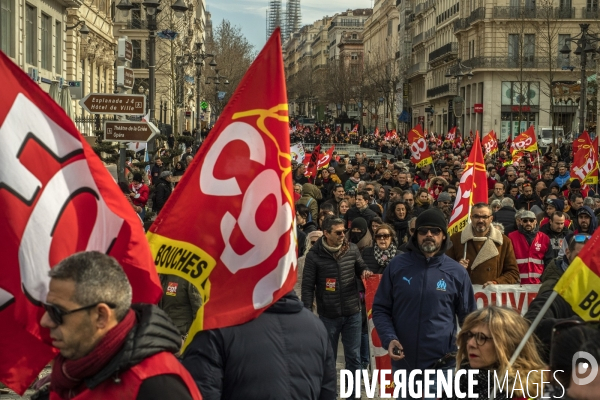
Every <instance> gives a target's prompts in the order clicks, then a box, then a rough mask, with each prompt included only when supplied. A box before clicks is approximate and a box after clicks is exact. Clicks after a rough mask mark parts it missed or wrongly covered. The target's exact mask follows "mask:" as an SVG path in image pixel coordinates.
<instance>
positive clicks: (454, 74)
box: [445, 59, 473, 135]
mask: <svg viewBox="0 0 600 400" xmlns="http://www.w3.org/2000/svg"><path fill="white" fill-rule="evenodd" d="M472 70H473V68H470V67H467V66H466V65H464V64H463V63H462V62H461V60H460V59H458V60H457V64H456V65H455V66H453V67H452V68H450V69H448V70H447V71H446V75H445V76H446V78H452V79H456V97H454V99H452V109H453V110H454V117H455V119H456V120H455V125H456V128H457V130H458V131H460V120H459V118H460V117H462V112H463V108H464V103H465V100H464V99H463V98H462V97H460V81H461V79H462V78H464V77H465V76H466V77H467V79H473V72H472ZM448 128H450V127H448ZM461 135H462V132H461Z"/></svg>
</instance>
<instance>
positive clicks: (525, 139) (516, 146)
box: [511, 125, 538, 153]
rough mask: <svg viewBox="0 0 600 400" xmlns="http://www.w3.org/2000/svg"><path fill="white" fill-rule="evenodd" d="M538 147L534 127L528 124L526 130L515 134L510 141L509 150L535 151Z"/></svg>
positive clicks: (514, 151)
mask: <svg viewBox="0 0 600 400" xmlns="http://www.w3.org/2000/svg"><path fill="white" fill-rule="evenodd" d="M537 149H538V144H537V138H536V137H535V128H534V126H533V125H531V126H529V128H527V130H526V131H525V132H523V133H521V134H520V135H519V136H517V137H516V138H515V139H514V140H513V143H512V147H511V152H512V153H516V152H518V151H529V152H532V151H536V150H537Z"/></svg>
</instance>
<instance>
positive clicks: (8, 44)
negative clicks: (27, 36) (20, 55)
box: [0, 0, 15, 57]
mask: <svg viewBox="0 0 600 400" xmlns="http://www.w3.org/2000/svg"><path fill="white" fill-rule="evenodd" d="M14 11H15V10H14V3H13V0H0V50H2V51H3V52H4V53H6V54H7V55H8V56H10V57H14V56H15V52H14V48H15V47H14V35H15V33H14V32H15V29H14V19H15V12H14Z"/></svg>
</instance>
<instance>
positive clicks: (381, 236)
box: [375, 234, 392, 240]
mask: <svg viewBox="0 0 600 400" xmlns="http://www.w3.org/2000/svg"><path fill="white" fill-rule="evenodd" d="M390 237H392V235H390V234H381V235H375V240H379V239H389V238H390Z"/></svg>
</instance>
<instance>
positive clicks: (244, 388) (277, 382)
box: [183, 291, 337, 400]
mask: <svg viewBox="0 0 600 400" xmlns="http://www.w3.org/2000/svg"><path fill="white" fill-rule="evenodd" d="M183 365H184V366H185V367H186V368H187V369H188V371H190V374H191V375H192V377H193V378H194V380H195V381H196V383H197V385H198V387H199V388H200V392H201V393H202V397H203V399H204V400H217V399H218V400H221V399H222V400H233V399H297V400H328V399H331V400H333V399H335V398H336V384H337V378H336V369H335V360H334V359H333V350H332V348H331V345H330V344H329V339H328V335H327V331H326V329H325V326H324V325H323V324H322V323H321V321H319V319H318V318H317V317H316V316H315V315H314V314H313V313H311V312H310V311H308V310H306V309H304V307H303V306H302V302H301V301H300V299H298V296H296V294H295V293H294V292H293V291H292V292H289V293H288V294H286V295H284V296H283V297H282V298H280V299H279V300H278V301H277V302H275V303H274V304H273V305H271V306H270V307H269V308H267V309H266V310H265V312H264V313H262V314H261V315H260V316H258V317H257V318H256V319H253V320H252V321H249V322H247V323H245V324H241V325H236V326H231V327H228V328H222V329H212V330H205V331H201V332H199V333H198V334H196V336H195V337H194V340H193V341H192V343H190V345H189V347H188V348H187V350H186V351H185V354H184V358H183Z"/></svg>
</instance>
